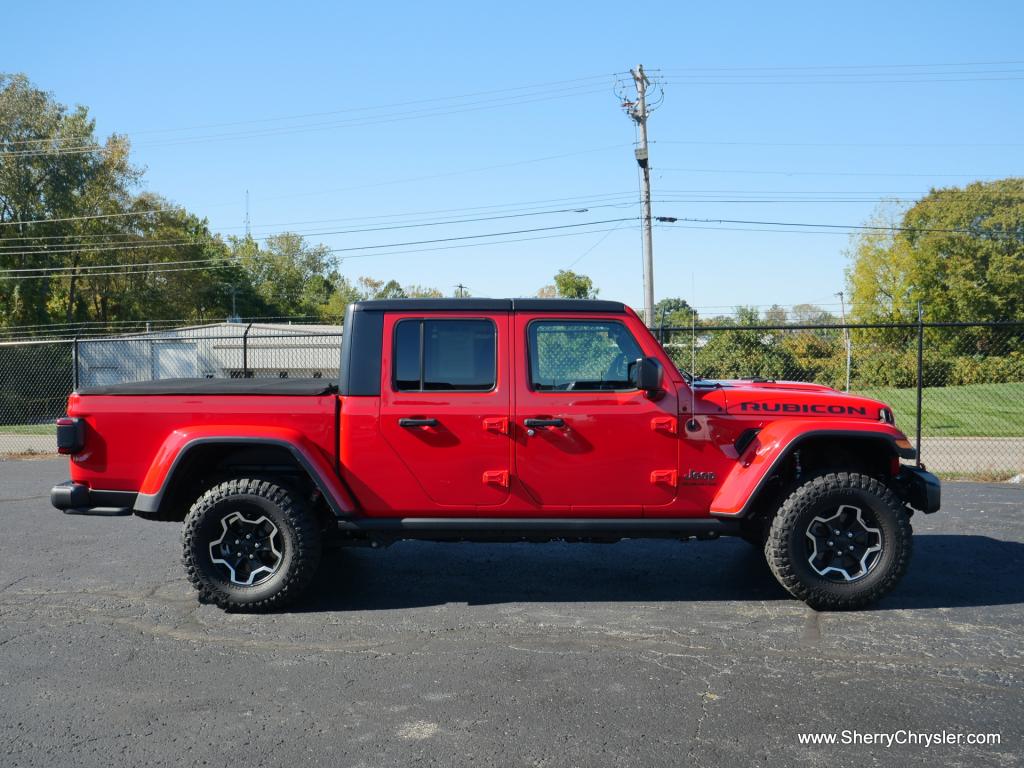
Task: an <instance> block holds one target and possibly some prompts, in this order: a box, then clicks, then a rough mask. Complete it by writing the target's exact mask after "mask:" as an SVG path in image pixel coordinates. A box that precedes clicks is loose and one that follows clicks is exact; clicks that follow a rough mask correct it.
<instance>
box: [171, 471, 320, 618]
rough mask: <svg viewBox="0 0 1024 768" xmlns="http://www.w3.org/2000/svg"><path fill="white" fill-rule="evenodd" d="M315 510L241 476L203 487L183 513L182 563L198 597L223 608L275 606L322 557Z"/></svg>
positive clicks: (296, 590)
mask: <svg viewBox="0 0 1024 768" xmlns="http://www.w3.org/2000/svg"><path fill="white" fill-rule="evenodd" d="M320 552H321V540H320V533H319V530H318V528H317V526H316V524H315V521H314V518H313V515H312V514H311V513H310V511H309V510H308V508H307V507H306V506H305V504H303V503H302V501H301V500H300V499H298V498H296V497H295V495H294V494H293V493H292V492H291V491H289V490H288V489H287V488H284V487H282V486H280V485H277V484H275V483H273V482H270V481H268V480H262V479H258V478H238V479H233V480H228V481H226V482H223V483H220V484H219V485H215V486H214V487H213V488H211V489H210V490H208V491H206V493H204V494H203V495H202V496H200V497H199V499H198V500H197V501H196V503H195V504H193V505H192V509H191V510H190V511H189V513H188V517H186V518H185V533H184V562H185V571H186V573H187V574H188V578H189V581H191V582H192V585H193V586H194V587H195V588H196V590H198V592H199V599H200V601H202V602H209V603H215V604H216V605H218V606H220V607H221V608H223V609H225V610H244V611H263V610H271V609H274V608H279V607H281V606H283V605H285V604H286V603H288V602H290V601H291V600H293V599H294V598H295V597H297V596H298V595H299V594H301V593H302V592H303V591H304V590H305V588H306V587H307V586H308V585H309V582H310V581H311V580H312V578H313V576H314V574H315V573H316V569H317V566H318V565H319V563H320Z"/></svg>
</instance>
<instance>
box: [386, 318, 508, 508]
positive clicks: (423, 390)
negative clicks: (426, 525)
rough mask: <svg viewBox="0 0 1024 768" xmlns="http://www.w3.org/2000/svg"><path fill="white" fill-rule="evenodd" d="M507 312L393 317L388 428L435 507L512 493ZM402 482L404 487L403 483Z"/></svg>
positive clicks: (484, 503)
mask: <svg viewBox="0 0 1024 768" xmlns="http://www.w3.org/2000/svg"><path fill="white" fill-rule="evenodd" d="M507 337H508V314H507V313H505V314H496V315H490V316H489V317H487V318H481V317H479V316H473V315H472V314H469V313H462V312H458V313H456V312H445V313H444V314H443V315H439V314H435V315H430V314H429V313H424V314H408V313H403V314H398V313H395V314H390V313H389V314H388V315H387V316H386V318H385V321H384V344H385V346H386V347H388V346H389V347H390V353H388V354H385V355H384V361H385V363H384V371H383V374H384V376H383V379H382V381H381V405H380V430H381V434H382V435H383V437H384V439H385V440H386V441H387V442H388V444H389V445H390V446H391V448H392V449H393V450H394V454H395V455H396V456H397V457H398V460H399V461H400V462H401V464H402V465H404V467H405V469H406V470H407V471H408V473H409V474H410V475H411V479H412V480H413V481H414V482H416V483H418V484H419V486H420V488H421V489H422V490H423V493H424V496H425V497H426V498H427V499H428V504H430V505H433V507H434V509H433V510H431V509H430V508H427V509H424V510H422V512H423V514H430V513H431V511H433V512H434V513H435V514H436V513H437V511H438V509H439V508H442V507H443V508H449V509H450V508H453V507H454V508H463V509H466V508H478V507H489V506H494V505H497V504H501V503H502V502H504V501H506V500H507V499H508V496H509V484H510V472H511V468H512V467H511V464H512V441H511V440H510V438H509V417H510V416H511V413H510V402H511V398H510V388H511V384H510V381H509V361H508V347H507V344H506V343H504V341H505V340H506V339H507ZM395 481H396V482H404V479H402V478H395Z"/></svg>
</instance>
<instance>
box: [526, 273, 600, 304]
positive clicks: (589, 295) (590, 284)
mask: <svg viewBox="0 0 1024 768" xmlns="http://www.w3.org/2000/svg"><path fill="white" fill-rule="evenodd" d="M548 289H549V288H548V287H545V288H542V289H541V290H540V292H539V293H538V295H545V292H546V291H548ZM597 293H598V292H597V289H595V288H594V281H593V280H591V279H590V278H589V277H587V276H586V275H583V274H577V273H576V272H573V271H572V270H570V269H560V270H559V271H558V274H557V275H555V295H556V296H559V297H561V298H563V299H593V298H596V297H597Z"/></svg>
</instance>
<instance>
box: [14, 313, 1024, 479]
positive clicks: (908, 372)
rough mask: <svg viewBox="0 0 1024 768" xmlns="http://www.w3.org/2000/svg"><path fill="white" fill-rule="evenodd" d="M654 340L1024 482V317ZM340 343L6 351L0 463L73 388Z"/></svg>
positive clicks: (168, 342)
mask: <svg viewBox="0 0 1024 768" xmlns="http://www.w3.org/2000/svg"><path fill="white" fill-rule="evenodd" d="M655 334H656V335H657V336H658V337H659V338H660V340H661V341H662V343H663V344H664V346H665V348H666V350H667V351H668V353H669V355H670V356H671V357H672V358H673V360H675V362H676V363H677V365H678V366H679V367H680V368H681V369H683V370H686V371H690V370H692V371H694V372H695V373H696V374H697V375H698V376H702V377H705V378H709V379H729V378H751V377H757V378H763V379H770V380H792V381H813V382H816V383H819V384H825V385H827V386H830V387H834V388H836V389H839V390H847V389H848V390H849V391H851V392H853V393H855V394H862V395H866V396H869V397H873V398H876V399H878V400H882V401H884V402H886V403H888V404H889V405H890V406H892V408H893V411H894V413H895V416H896V423H897V425H898V426H899V427H900V429H902V430H903V431H904V432H906V433H907V434H908V435H909V436H910V437H911V439H912V440H917V438H918V434H917V433H918V423H919V421H920V446H921V453H922V458H923V461H924V463H925V464H926V465H927V466H928V468H929V469H931V470H933V471H936V472H938V473H940V474H942V475H944V476H946V477H950V478H954V477H955V478H965V479H975V480H1006V479H1009V478H1012V477H1016V476H1019V475H1021V474H1024V321H1021V322H1005V323H921V324H875V325H738V324H737V325H717V326H711V325H703V326H701V325H698V326H697V327H696V328H695V329H690V328H660V329H655ZM340 345H341V332H340V329H324V330H316V329H311V328H309V327H303V328H301V329H298V330H290V329H287V328H280V329H270V328H266V327H264V328H253V327H251V326H242V325H240V326H238V328H237V329H228V330H220V331H218V332H217V333H216V334H210V333H209V332H203V331H202V330H201V329H200V330H190V329H181V330H178V331H160V332H158V333H152V334H139V335H133V336H127V337H126V336H121V337H100V338H89V339H79V340H68V339H65V340H60V341H25V342H12V343H2V344H0V454H12V453H33V452H36V453H50V452H52V451H53V450H54V437H53V435H54V427H53V422H54V419H56V418H57V417H58V416H61V415H63V413H64V408H65V404H66V401H67V396H68V394H70V392H71V391H72V390H73V389H74V388H75V387H76V386H89V385H99V384H112V383H118V382H125V381H147V380H152V379H163V378H182V377H199V378H203V377H209V378H248V377H288V378H297V377H314V378H321V377H322V378H333V377H336V376H337V375H338V365H339V361H340ZM609 348H610V347H609ZM602 359H603V358H602ZM919 381H920V388H919V387H918V383H919ZM919 402H920V408H919V407H918V403H919ZM918 414H920V420H919V419H918Z"/></svg>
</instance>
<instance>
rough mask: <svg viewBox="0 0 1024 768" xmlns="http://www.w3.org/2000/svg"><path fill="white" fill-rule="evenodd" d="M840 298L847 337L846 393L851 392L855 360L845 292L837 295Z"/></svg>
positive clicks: (844, 331)
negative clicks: (852, 370) (851, 366)
mask: <svg viewBox="0 0 1024 768" xmlns="http://www.w3.org/2000/svg"><path fill="white" fill-rule="evenodd" d="M836 296H838V297H839V309H840V311H841V312H842V318H843V333H844V335H845V336H846V391H847V392H849V391H850V363H851V362H852V360H853V345H852V344H851V343H850V326H848V325H847V324H846V299H845V298H844V297H843V292H842V291H840V292H839V293H837V294H836Z"/></svg>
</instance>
